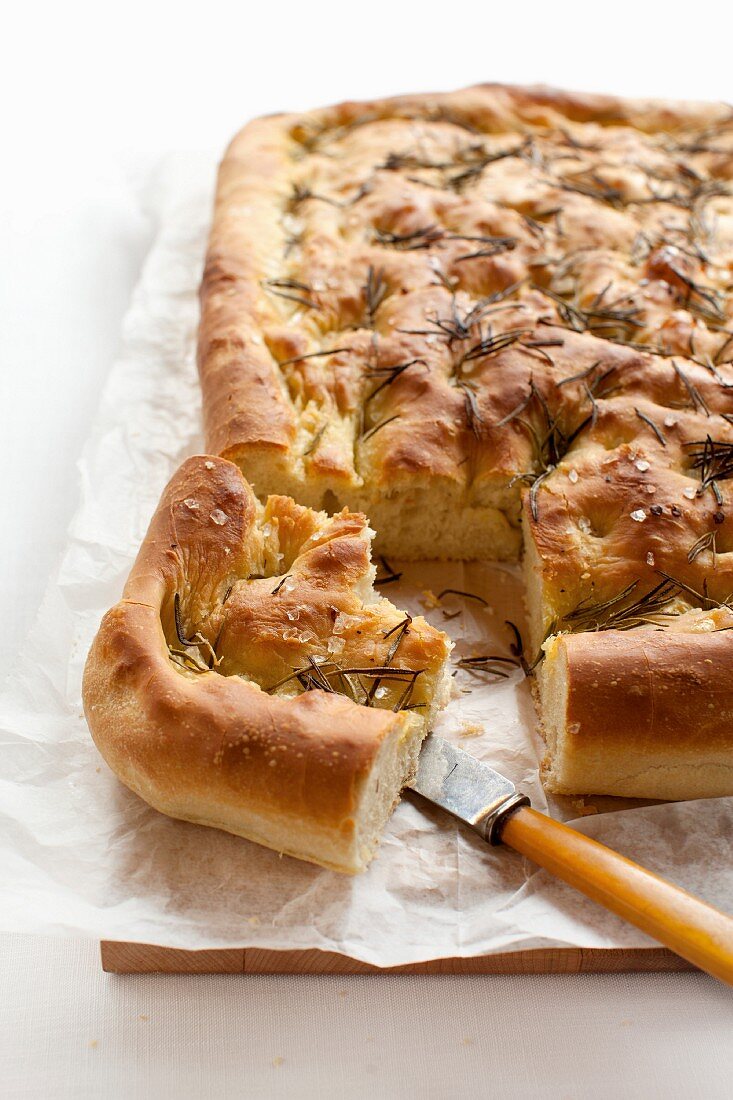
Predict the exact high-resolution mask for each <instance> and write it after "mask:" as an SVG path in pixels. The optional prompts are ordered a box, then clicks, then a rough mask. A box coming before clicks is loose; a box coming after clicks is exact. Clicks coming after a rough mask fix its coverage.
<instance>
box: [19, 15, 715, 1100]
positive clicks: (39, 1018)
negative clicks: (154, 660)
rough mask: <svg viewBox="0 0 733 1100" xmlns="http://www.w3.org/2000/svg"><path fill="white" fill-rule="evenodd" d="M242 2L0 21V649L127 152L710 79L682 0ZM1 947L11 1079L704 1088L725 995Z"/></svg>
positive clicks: (60, 480)
mask: <svg viewBox="0 0 733 1100" xmlns="http://www.w3.org/2000/svg"><path fill="white" fill-rule="evenodd" d="M247 7H248V6H247V5H237V6H233V5H232V6H230V5H225V4H218V3H212V2H209V3H208V4H206V5H201V6H199V7H198V8H197V11H196V15H195V17H194V15H193V14H192V13H189V12H187V10H186V9H185V8H184V6H183V5H167V4H162V3H157V4H156V3H148V4H146V5H142V4H138V3H136V2H128V3H126V4H125V5H124V7H123V6H120V7H119V8H117V7H113V6H112V5H91V4H90V5H82V4H74V3H71V4H66V5H58V6H55V7H54V8H53V9H50V8H49V9H48V10H47V11H43V12H42V13H40V12H39V11H38V6H35V5H26V6H25V7H24V8H23V9H22V10H21V9H20V7H19V8H18V10H17V12H16V14H15V16H14V18H15V20H16V24H15V31H16V35H15V37H13V36H12V35H10V36H4V37H5V41H4V43H3V45H4V46H5V52H6V53H7V58H6V59H5V60H4V62H3V64H2V65H0V92H1V93H2V98H3V102H4V104H5V106H6V112H5V113H6V115H7V116H8V118H7V127H6V129H5V131H4V133H5V150H6V153H7V152H8V151H9V152H10V154H11V155H10V158H9V159H8V158H7V157H6V158H4V159H5V165H4V168H3V172H2V178H1V179H0V191H1V193H2V199H3V201H2V204H1V206H0V234H1V242H2V250H1V251H0V256H2V262H1V263H0V290H1V293H2V301H1V303H0V311H1V312H0V315H1V316H2V327H1V328H0V350H1V351H2V370H1V371H0V416H1V417H2V432H0V459H1V460H2V470H3V477H2V479H0V494H1V497H0V515H2V516H3V534H4V538H3V539H2V540H0V553H1V554H2V557H3V568H2V570H1V571H0V601H1V602H0V606H2V609H3V629H2V631H1V632H0V667H2V668H3V669H7V668H8V667H9V664H10V662H11V661H12V657H13V654H14V653H15V652H16V650H17V648H18V644H19V641H20V639H21V638H22V636H23V635H24V633H25V631H26V629H27V627H28V625H29V624H30V622H31V620H32V618H33V616H34V614H35V610H36V608H37V605H38V602H39V600H40V597H41V594H42V591H43V587H44V584H45V580H46V577H47V575H48V573H49V572H50V570H51V568H52V567H53V564H54V562H55V561H56V558H57V555H58V553H59V550H60V547H61V544H62V541H63V536H64V530H65V527H66V524H67V523H68V520H69V518H70V516H71V514H72V512H73V510H74V508H75V505H76V500H77V486H76V479H75V467H74V462H75V458H76V456H77V454H78V452H79V449H80V446H81V442H82V440H83V438H84V436H85V433H86V431H87V427H88V424H89V422H90V419H91V416H92V415H93V411H94V408H95V404H96V399H97V395H98V393H99V390H100V387H101V385H102V382H103V380H104V377H105V372H106V370H107V368H108V366H109V364H110V362H111V360H112V358H113V356H114V353H115V351H116V349H117V346H118V332H119V323H120V318H121V316H122V313H123V312H124V309H125V306H126V302H127V298H128V295H129V292H130V288H131V286H132V284H133V282H134V280H135V278H136V275H137V272H138V269H139V265H140V262H141V259H142V256H143V255H144V252H145V248H146V244H147V239H148V230H147V226H146V224H145V221H144V218H143V217H142V216H141V215H140V213H139V211H138V210H137V208H136V205H135V203H134V201H133V198H132V197H131V195H132V192H131V189H130V186H129V182H128V180H127V174H128V171H129V167H130V165H131V164H133V165H135V164H136V165H137V166H138V169H139V170H140V171H144V169H145V167H146V165H149V164H150V162H151V158H152V157H153V156H155V155H156V154H157V153H158V152H160V151H163V150H166V149H170V148H174V147H188V148H193V147H198V148H200V147H221V146H222V145H223V143H224V142H225V140H226V139H227V137H228V136H229V135H230V133H231V132H232V131H233V130H234V129H235V128H236V126H237V125H238V124H239V123H240V121H242V120H244V119H246V118H247V117H249V116H251V115H253V114H256V113H258V112H265V111H272V110H275V109H277V108H280V107H288V106H296V107H297V106H304V105H308V104H310V103H317V102H319V101H323V102H325V101H328V100H331V99H335V98H343V97H345V96H353V97H357V96H362V95H368V94H372V93H384V92H388V91H398V90H412V89H416V88H429V87H433V88H437V87H446V88H447V87H451V86H459V85H460V84H463V83H468V82H470V81H471V80H479V79H505V80H514V81H531V80H536V79H546V80H554V81H555V82H556V83H564V84H566V85H569V86H575V87H583V86H585V87H588V88H598V89H604V88H613V89H615V90H618V91H626V92H629V93H642V94H648V93H652V92H654V91H657V92H659V93H663V94H667V95H674V94H679V95H686V96H698V97H726V96H727V97H728V98H731V93H733V88H732V87H731V86H730V85H731V81H730V79H729V77H728V74H729V71H730V70H729V64H728V59H727V57H726V52H727V50H728V43H729V42H730V33H724V28H723V26H722V25H718V26H717V28H716V32H715V35H714V36H713V37H712V38H711V37H710V36H709V35H707V34H706V35H705V36H704V38H703V39H701V40H700V41H699V42H697V43H696V42H695V41H689V42H687V44H686V45H685V39H686V37H687V36H688V35H692V38H693V39H694V37H695V35H694V12H693V11H691V10H690V9H687V12H686V14H685V15H684V23H680V25H676V24H675V16H674V13H673V12H672V10H671V9H670V8H669V7H668V6H665V8H664V9H663V12H664V14H663V17H662V9H661V6H660V5H657V4H651V5H648V6H647V7H645V8H644V9H642V8H641V6H640V5H638V4H637V5H631V4H624V3H620V4H617V5H615V7H614V16H613V20H612V21H609V22H608V25H607V26H604V27H603V28H601V25H600V23H599V24H598V25H597V27H596V31H595V32H593V34H594V38H595V45H594V46H593V48H590V47H589V46H588V44H587V43H586V42H585V40H584V38H583V35H584V33H585V32H586V30H587V29H588V25H587V24H586V22H585V20H586V19H589V18H590V16H588V15H586V14H583V13H584V12H587V10H588V9H587V7H585V6H581V5H577V6H576V5H571V4H563V5H558V6H557V11H556V12H555V13H554V15H553V12H552V10H551V9H549V8H548V7H547V6H546V5H543V6H541V7H540V6H539V5H538V6H537V7H536V10H535V11H534V14H530V12H529V8H533V7H534V5H528V4H524V5H521V6H514V7H513V8H507V10H506V11H504V12H503V13H500V14H497V13H496V12H495V11H494V10H493V8H492V7H491V6H489V5H480V6H479V5H473V4H468V3H463V4H461V3H458V4H455V5H452V6H451V7H450V9H447V8H446V6H445V5H441V6H440V7H438V6H437V5H435V6H434V5H431V4H424V5H421V7H420V12H421V13H422V14H421V15H420V16H419V17H418V13H417V8H415V7H413V6H411V5H403V6H402V7H400V6H398V5H395V4H387V3H382V2H376V0H375V2H373V3H372V4H370V5H369V6H368V8H366V9H365V8H364V7H362V6H359V7H355V8H353V9H352V8H348V9H346V8H345V7H344V6H342V5H339V6H338V7H337V6H335V5H329V4H325V3H322V2H312V3H310V4H308V5H298V6H295V5H290V4H288V3H281V4H279V5H277V6H272V7H271V8H268V9H267V10H266V9H265V6H264V5H263V6H262V10H260V11H257V12H252V11H251V10H250V11H248V10H247ZM570 9H574V10H573V11H571V10H570ZM655 9H657V10H655ZM632 13H633V15H632ZM594 18H595V17H594ZM597 18H598V19H600V16H598V17H597ZM632 18H633V27H634V33H633V35H632V36H631V37H630V36H629V27H630V26H631V22H630V20H632ZM680 19H682V15H680ZM729 19H730V17H729ZM730 29H731V28H730V27H729V28H728V32H729V31H730ZM540 32H541V33H540ZM349 35H356V36H357V37H358V41H359V45H360V49H359V51H358V53H356V54H355V53H354V51H353V49H350V48H349V46H348V42H349ZM549 43H551V47H550V45H548V44H549ZM683 51H684V54H685V61H684V64H683V62H682V60H681V56H682V52H683ZM726 80H727V82H728V86H726V85H725V81H726ZM8 108H9V109H8ZM0 953H1V954H2V960H1V962H0V968H1V970H0V972H1V973H2V974H3V980H2V984H1V985H0V1011H1V1016H0V1093H2V1095H3V1096H8V1097H9V1098H11V1100H14V1098H15V1097H53V1100H56V1098H65V1097H69V1098H72V1097H73V1098H74V1100H81V1098H83V1097H94V1098H99V1097H102V1098H107V1097H111V1098H117V1097H120V1098H129V1097H148V1096H151V1097H152V1096H154V1097H156V1098H164V1100H165V1098H167V1097H175V1098H176V1100H179V1098H180V1100H184V1098H188V1097H191V1098H197V1097H207V1098H209V1097H214V1098H216V1097H230V1096H231V1097H235V1096H236V1097H242V1096H244V1097H271V1096H293V1097H310V1096H314V1097H316V1096H318V1097H331V1096H333V1097H339V1098H341V1097H344V1098H347V1097H361V1096H364V1097H367V1096H369V1097H377V1096H407V1097H412V1096H415V1097H420V1098H432V1097H435V1098H442V1097H451V1098H453V1097H455V1098H461V1097H467V1098H468V1097H470V1098H472V1100H473V1098H475V1097H480V1096H487V1095H491V1096H505V1097H510V1098H513V1097H543V1098H544V1097H551V1098H555V1097H557V1098H561V1097H567V1098H571V1097H577V1098H581V1097H586V1096H592V1097H594V1100H602V1098H605V1097H608V1098H616V1097H619V1096H624V1097H639V1098H642V1097H643V1098H645V1100H646V1098H650V1097H685V1098H687V1097H696V1096H700V1097H702V1096H705V1097H706V1098H710V1097H713V1098H714V1097H725V1096H729V1095H730V1094H731V1084H730V1082H731V1079H732V1077H733V1041H732V1040H731V1035H732V1034H733V1031H732V1025H733V996H732V995H731V993H730V992H729V991H727V990H725V989H723V988H722V987H721V986H719V985H717V984H716V983H714V982H713V981H712V980H710V979H708V978H706V977H704V976H702V975H696V974H680V975H619V976H594V975H586V976H579V977H553V976H543V977H461V978H458V977H455V978H447V977H444V978H435V977H397V976H392V977H359V978H331V977H298V978H291V977H271V978H270V977H240V976H234V977H175V976H145V977H133V976H130V977H123V976H110V975H104V974H103V973H102V972H101V968H100V966H99V958H98V949H97V945H96V944H94V943H89V942H79V941H64V940H46V939H43V938H39V937H17V936H0Z"/></svg>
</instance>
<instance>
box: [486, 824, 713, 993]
mask: <svg viewBox="0 0 733 1100" xmlns="http://www.w3.org/2000/svg"><path fill="white" fill-rule="evenodd" d="M500 836H501V840H502V842H503V843H504V844H508V845H509V846H510V847H511V848H514V849H515V851H517V852H521V853H522V855H524V856H527V858H528V859H531V860H532V861H533V863H538V864H539V865H540V866H541V867H546V868H547V870H548V871H550V872H551V873H552V874H553V875H556V876H557V877H558V878H561V879H562V880H563V882H567V883H569V884H570V885H571V886H574V887H575V889H576V890H579V891H580V892H581V893H582V894H585V895H586V897H589V898H592V900H593V901H597V902H599V903H600V904H601V905H604V906H605V907H606V909H610V910H611V911H612V912H614V913H617V914H618V915H619V916H620V917H623V918H624V920H627V921H629V922H630V923H631V924H635V925H636V927H637V928H641V930H642V932H646V933H647V934H648V935H649V936H653V937H654V939H656V940H658V941H659V942H660V943H663V944H664V945H665V947H669V948H671V949H672V951H674V952H675V953H676V954H677V955H681V956H682V958H683V959H687V960H688V961H689V962H691V963H694V964H695V966H699V967H700V969H701V970H706V971H707V972H708V974H712V975H714V976H715V977H716V978H720V979H721V981H724V982H727V983H728V984H729V985H733V918H731V917H729V916H726V914H725V913H721V912H720V911H719V910H718V909H714V908H713V907H712V905H708V904H707V903H706V902H704V901H700V899H699V898H695V897H693V896H692V894H688V893H687V891H686V890H682V889H680V887H679V886H673V885H672V883H671V882H667V881H665V879H663V878H659V876H658V875H654V874H652V872H651V871H645V870H644V868H643V867H640V866H639V865H638V864H637V863H633V862H632V861H631V860H630V859H626V858H625V857H624V856H622V855H619V854H618V852H614V851H612V850H611V849H610V848H606V847H605V846H604V845H603V844H599V843H598V841H596V840H591V839H590V838H589V837H587V836H584V835H583V834H582V833H578V832H576V831H575V830H574V829H569V828H568V826H567V825H562V824H561V823H560V822H559V821H554V820H553V819H552V818H551V817H547V816H546V815H545V814H541V813H538V812H537V811H536V810H531V809H530V808H529V807H528V806H523V807H521V808H520V809H518V810H515V811H513V812H512V813H511V814H509V815H508V816H507V818H506V821H505V823H504V824H503V826H502V827H501V832H500Z"/></svg>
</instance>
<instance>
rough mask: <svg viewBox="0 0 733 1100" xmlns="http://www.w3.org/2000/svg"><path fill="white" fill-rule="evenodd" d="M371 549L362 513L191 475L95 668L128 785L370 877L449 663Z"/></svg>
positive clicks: (159, 514) (92, 708) (87, 683)
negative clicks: (378, 589) (378, 583)
mask: <svg viewBox="0 0 733 1100" xmlns="http://www.w3.org/2000/svg"><path fill="white" fill-rule="evenodd" d="M371 535H372V532H371V530H370V529H369V527H368V526H367V522H366V519H365V517H364V516H362V515H358V514H353V513H349V512H342V513H340V514H338V515H335V516H332V517H329V516H328V515H326V514H325V513H322V512H313V511H311V510H310V509H308V508H304V507H301V506H299V505H297V504H295V503H294V502H293V501H292V500H290V499H288V498H285V497H272V498H270V499H269V500H268V501H267V502H266V503H265V504H264V505H263V504H261V503H259V502H258V501H257V499H256V498H255V496H254V494H253V492H252V490H251V489H250V487H249V486H248V484H247V483H246V482H245V481H244V479H243V477H242V475H241V473H240V471H239V470H238V469H237V467H235V466H234V465H232V464H231V463H230V462H227V461H224V460H222V459H217V458H209V457H206V456H203V457H197V458H192V459H189V460H188V461H187V462H186V463H184V465H183V466H182V467H181V469H180V470H179V471H178V472H177V473H176V475H175V476H174V477H173V479H172V481H171V482H170V484H169V485H168V487H167V489H166V490H165V493H164V494H163V497H162V499H161V502H160V504H159V506H158V509H157V511H156V513H155V515H154V517H153V519H152V522H151V525H150V528H149V531H148V533H147V536H146V538H145V540H144V542H143V545H142V547H141V550H140V553H139V555H138V558H137V561H136V562H135V565H134V566H133V569H132V572H131V574H130V578H129V580H128V582H127V585H126V587H125V591H124V594H123V598H122V599H121V601H120V602H119V603H118V604H117V605H116V606H115V607H113V608H112V610H111V611H109V612H108V613H107V615H105V617H104V619H103V621H102V624H101V626H100V630H99V633H98V635H97V637H96V639H95V641H94V644H93V646H92V649H91V652H90V655H89V658H88V661H87V667H86V671H85V678H84V705H85V710H86V715H87V719H88V722H89V726H90V729H91V731H92V735H93V737H94V739H95V741H96V743H97V745H98V747H99V749H100V751H101V752H102V754H103V756H104V757H105V759H106V760H107V762H108V763H109V764H110V766H111V767H112V769H113V770H114V771H115V772H116V773H117V775H118V776H119V778H120V779H122V781H123V782H124V783H126V784H127V786H129V787H130V788H131V789H132V790H133V791H135V792H136V793H137V794H139V795H140V796H141V797H142V798H144V799H145V800H146V801H147V802H149V803H150V804H151V805H152V806H154V807H156V808H157V809H159V810H161V811H162V812H164V813H167V814H169V815H170V816H172V817H177V818H182V819H184V820H188V821H194V822H198V823H200V824H205V825H211V826H214V827H217V828H221V829H225V830H226V831H228V832H231V833H236V834H238V835H241V836H245V837H248V838H250V839H252V840H255V841H257V842H258V843H260V844H265V845H267V846H268V847H271V848H275V849H277V850H279V851H283V852H286V853H288V854H290V855H294V856H297V857H299V858H301V859H307V860H311V861H312V862H315V863H320V864H322V865H324V866H326V867H331V868H335V869H337V870H340V871H348V872H355V871H360V870H362V869H363V868H364V867H365V866H366V864H367V863H368V861H369V859H370V858H371V856H372V855H373V853H374V850H375V848H376V845H377V843H378V840H379V836H380V834H381V831H382V829H383V827H384V824H385V822H386V820H387V818H388V816H389V814H390V813H391V811H392V809H393V808H394V806H395V804H396V803H397V801H398V799H399V795H400V791H401V790H402V787H403V786H404V785H405V783H406V782H407V781H408V779H409V778H410V776H411V774H412V772H413V769H414V767H415V765H416V761H417V755H418V752H419V748H420V743H421V741H422V738H423V737H424V735H425V734H426V732H427V730H428V729H429V726H430V722H431V720H432V718H433V716H434V714H435V711H436V709H437V708H438V707H439V706H441V705H442V704H443V703H444V702H445V700H446V698H447V694H448V680H447V674H446V662H447V658H448V654H449V650H450V643H449V641H448V639H447V637H446V636H445V635H444V634H442V633H441V632H439V631H437V630H435V629H434V628H433V627H431V626H429V625H428V624H427V623H426V622H425V621H424V620H423V619H421V618H415V619H411V618H410V617H409V616H408V615H406V614H404V613H402V612H399V611H397V610H396V609H395V608H394V607H393V606H392V605H391V604H390V603H389V602H388V601H387V600H385V599H382V598H380V597H379V596H378V595H377V594H376V593H375V592H374V589H373V587H372V584H373V579H374V567H373V566H372V565H371V562H370V538H371Z"/></svg>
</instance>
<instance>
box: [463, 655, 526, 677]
mask: <svg viewBox="0 0 733 1100" xmlns="http://www.w3.org/2000/svg"><path fill="white" fill-rule="evenodd" d="M506 665H508V666H510V667H511V668H519V661H518V660H517V658H516V657H499V656H497V655H496V654H493V653H487V654H481V655H480V656H477V657H461V659H460V660H459V661H456V668H462V669H464V670H465V671H466V672H472V673H474V674H475V673H480V672H485V673H488V674H489V675H490V676H496V677H497V678H498V679H500V680H506V679H507V678H508V677H509V676H510V675H511V673H510V672H509V671H507V669H506V668H505V667H502V666H506Z"/></svg>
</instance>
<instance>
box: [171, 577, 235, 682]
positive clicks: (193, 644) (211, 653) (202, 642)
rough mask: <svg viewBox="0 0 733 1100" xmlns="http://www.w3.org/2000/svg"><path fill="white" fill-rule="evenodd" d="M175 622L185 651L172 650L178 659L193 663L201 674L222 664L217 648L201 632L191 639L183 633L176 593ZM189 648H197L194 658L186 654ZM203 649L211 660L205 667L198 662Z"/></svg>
mask: <svg viewBox="0 0 733 1100" xmlns="http://www.w3.org/2000/svg"><path fill="white" fill-rule="evenodd" d="M227 595H229V593H227ZM173 622H174V624H175V630H176V637H177V639H178V642H179V645H181V646H182V647H183V649H182V650H174V649H173V648H171V653H173V654H176V655H177V656H178V657H182V658H185V659H186V660H188V661H191V662H192V663H193V664H194V665H195V666H196V671H199V672H208V671H209V669H211V668H215V667H216V666H217V665H219V664H221V661H220V659H219V658H218V657H217V655H216V648H215V647H214V646H212V644H211V642H210V641H209V639H208V638H205V637H204V635H203V634H202V633H201V631H200V630H197V631H195V632H194V633H193V634H192V635H191V637H190V638H187V637H186V635H185V634H184V633H183V623H182V619H181V597H180V595H179V593H178V592H176V593H175V594H174V596H173ZM189 647H190V648H195V649H196V650H197V653H196V656H195V657H194V656H193V654H191V653H188V652H186V650H187V649H188V648H189ZM202 647H203V649H204V652H205V653H206V654H207V656H208V658H209V663H208V665H203V667H201V666H200V665H199V664H198V660H202V658H201V648H202ZM178 663H180V662H178Z"/></svg>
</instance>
